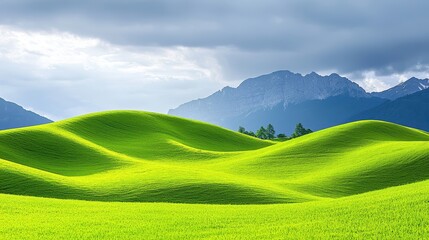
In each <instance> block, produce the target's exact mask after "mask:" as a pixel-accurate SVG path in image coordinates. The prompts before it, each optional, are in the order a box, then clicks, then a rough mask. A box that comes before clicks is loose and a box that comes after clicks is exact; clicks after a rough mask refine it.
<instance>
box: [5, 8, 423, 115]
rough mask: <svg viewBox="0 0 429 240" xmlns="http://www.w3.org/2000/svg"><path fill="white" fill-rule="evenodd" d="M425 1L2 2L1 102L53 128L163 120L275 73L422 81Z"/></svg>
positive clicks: (382, 83) (384, 82) (383, 84)
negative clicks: (121, 118)
mask: <svg viewBox="0 0 429 240" xmlns="http://www.w3.org/2000/svg"><path fill="white" fill-rule="evenodd" d="M428 10H429V1H425V0H415V1H413V0H407V1H401V0H396V1H391V0H377V1H374V0H372V1H370V0H356V1H346V0H337V1H335V0H323V1H322V0H320V1H305V0H293V1H286V0H278V1H276V0H263V1H255V0H249V1H244V0H236V1H232V0H212V1H205V0H180V1H179V0H169V1H167V0H140V1H137V0H82V1H79V0H74V1H58V0H46V1H33V0H2V1H0V97H3V98H5V99H7V100H10V101H14V102H16V103H18V104H20V105H23V106H24V107H26V108H28V109H31V110H33V111H36V112H38V113H41V114H43V115H45V116H48V117H50V118H52V119H54V120H58V119H63V118H67V117H71V116H75V115H78V114H83V113H88V112H94V111H101V110H107V109H140V110H148V111H156V112H162V113H166V112H167V111H168V109H169V108H174V107H176V106H178V105H179V104H181V103H184V102H186V101H189V100H192V99H196V98H201V97H205V96H207V95H209V94H211V93H213V92H214V91H217V90H219V89H221V88H223V87H224V86H226V85H230V86H237V85H238V84H239V83H240V82H241V81H242V80H244V79H246V78H249V77H254V76H258V75H261V74H265V73H270V72H273V71H276V70H281V69H285V70H290V71H293V72H299V73H303V74H306V73H309V72H311V71H316V72H318V73H320V74H329V73H331V72H337V73H339V74H341V75H344V76H347V77H349V78H350V79H351V80H353V81H355V82H357V83H358V84H360V85H361V86H362V87H364V88H365V89H366V90H368V91H377V90H383V89H386V88H388V87H390V86H393V85H396V84H398V83H399V82H401V81H404V80H406V79H408V78H409V77H411V76H416V77H420V78H424V77H428V76H429V28H428V27H427V24H428V23H429V14H428Z"/></svg>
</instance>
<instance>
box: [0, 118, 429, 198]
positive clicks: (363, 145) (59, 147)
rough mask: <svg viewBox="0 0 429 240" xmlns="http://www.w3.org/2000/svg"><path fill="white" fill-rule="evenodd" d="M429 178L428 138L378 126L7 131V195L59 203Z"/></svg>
mask: <svg viewBox="0 0 429 240" xmlns="http://www.w3.org/2000/svg"><path fill="white" fill-rule="evenodd" d="M428 169H429V134H427V133H425V132H422V131H418V130H415V129H411V128H406V127H403V126H399V125H395V124H391V123H387V122H381V121H360V122H354V123H350V124H345V125H341V126H337V127H333V128H330V129H326V130H322V131H319V132H316V133H312V134H309V135H306V136H303V137H300V138H297V139H294V140H290V141H287V142H280V143H275V142H269V141H262V140H258V139H256V138H252V137H248V136H246V135H243V134H239V133H236V132H233V131H229V130H226V129H223V128H220V127H217V126H214V125H210V124H206V123H202V122H197V121H191V120H186V119H182V118H177V117H172V116H168V115H162V114H155V113H147V112H137V111H111V112H102V113H95V114H90V115H85V116H81V117H77V118H72V119H69V120H65V121H61V122H57V123H52V124H47V125H42V126H36V127H29V128H22V129H15V130H7V131H1V132H0V192H1V193H8V194H21V195H30V196H43V197H52V198H65V199H83V200H99V201H138V202H174V203H216V204H259V203H287V202H306V201H312V200H321V199H331V198H338V197H344V196H351V195H354V194H359V193H364V192H369V191H373V190H378V189H384V188H387V187H391V186H399V185H404V184H408V183H413V182H418V181H424V180H426V179H429V171H428Z"/></svg>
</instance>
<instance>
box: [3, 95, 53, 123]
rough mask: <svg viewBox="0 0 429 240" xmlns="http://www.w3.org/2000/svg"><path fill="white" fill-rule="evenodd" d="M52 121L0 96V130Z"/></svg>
mask: <svg viewBox="0 0 429 240" xmlns="http://www.w3.org/2000/svg"><path fill="white" fill-rule="evenodd" d="M49 122H52V121H51V120H49V119H47V118H45V117H43V116H40V115H38V114H36V113H34V112H32V111H28V110H26V109H24V108H23V107H21V106H19V105H18V104H16V103H13V102H9V101H6V100H4V99H2V98H0V130H2V129H9V128H18V127H26V126H33V125H39V124H44V123H49Z"/></svg>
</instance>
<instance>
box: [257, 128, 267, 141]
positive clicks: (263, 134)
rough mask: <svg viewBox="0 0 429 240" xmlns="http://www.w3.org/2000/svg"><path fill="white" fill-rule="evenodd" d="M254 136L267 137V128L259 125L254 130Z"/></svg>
mask: <svg viewBox="0 0 429 240" xmlns="http://www.w3.org/2000/svg"><path fill="white" fill-rule="evenodd" d="M256 136H257V137H258V138H260V139H267V130H266V129H265V128H264V127H262V126H261V128H259V130H258V131H256Z"/></svg>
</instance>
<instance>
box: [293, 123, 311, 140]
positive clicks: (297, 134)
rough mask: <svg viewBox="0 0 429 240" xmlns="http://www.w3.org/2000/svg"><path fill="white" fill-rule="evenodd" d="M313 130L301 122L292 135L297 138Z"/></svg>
mask: <svg viewBox="0 0 429 240" xmlns="http://www.w3.org/2000/svg"><path fill="white" fill-rule="evenodd" d="M312 132H313V131H312V130H311V129H306V128H304V126H302V124H301V123H298V124H297V125H296V127H295V132H294V133H293V134H292V137H294V138H296V137H300V136H303V135H305V134H309V133H312Z"/></svg>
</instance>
